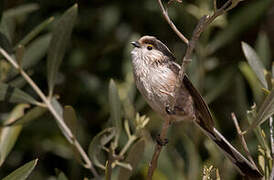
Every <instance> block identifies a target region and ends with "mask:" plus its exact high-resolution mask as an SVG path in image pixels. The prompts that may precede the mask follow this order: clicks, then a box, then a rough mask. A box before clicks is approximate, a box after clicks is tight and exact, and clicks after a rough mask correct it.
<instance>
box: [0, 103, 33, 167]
mask: <svg viewBox="0 0 274 180" xmlns="http://www.w3.org/2000/svg"><path fill="white" fill-rule="evenodd" d="M28 107H29V105H28V104H19V105H17V106H15V108H14V109H13V110H12V112H11V113H10V115H9V118H8V119H7V120H6V121H5V123H9V122H12V121H14V120H16V119H18V118H20V117H22V116H23V115H24V110H25V109H26V108H28ZM21 129H22V126H20V125H19V126H11V127H0V166H1V165H2V164H3V162H4V161H5V159H6V157H7V155H8V154H9V152H10V151H11V149H12V147H13V146H14V144H15V142H16V140H17V137H18V135H19V134H20V132H21Z"/></svg>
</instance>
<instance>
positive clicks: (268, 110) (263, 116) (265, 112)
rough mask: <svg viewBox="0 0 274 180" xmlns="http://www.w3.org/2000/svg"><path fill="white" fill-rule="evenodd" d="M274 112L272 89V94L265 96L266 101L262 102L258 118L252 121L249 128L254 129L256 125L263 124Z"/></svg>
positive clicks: (273, 90)
mask: <svg viewBox="0 0 274 180" xmlns="http://www.w3.org/2000/svg"><path fill="white" fill-rule="evenodd" d="M273 114H274V89H272V91H271V92H270V94H269V95H268V96H267V97H266V98H265V100H264V102H263V103H262V105H261V107H260V109H259V111H258V118H257V119H256V120H255V121H253V122H252V124H251V126H250V127H249V128H248V130H250V129H253V128H254V127H256V126H258V125H260V124H262V123H263V122H264V121H265V120H267V119H268V118H270V117H271V116H272V115H273Z"/></svg>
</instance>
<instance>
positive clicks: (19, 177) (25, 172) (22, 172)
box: [3, 159, 38, 180]
mask: <svg viewBox="0 0 274 180" xmlns="http://www.w3.org/2000/svg"><path fill="white" fill-rule="evenodd" d="M37 162H38V159H35V160H32V161H30V162H28V163H26V164H24V165H23V166H21V167H19V168H18V169H16V170H15V171H13V172H12V173H11V174H9V175H8V176H6V177H5V178H4V179H3V180H25V179H27V177H28V176H29V175H30V173H31V172H32V171H33V169H34V168H35V166H36V164H37Z"/></svg>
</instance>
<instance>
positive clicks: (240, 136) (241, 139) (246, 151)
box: [231, 113, 257, 167]
mask: <svg viewBox="0 0 274 180" xmlns="http://www.w3.org/2000/svg"><path fill="white" fill-rule="evenodd" d="M231 117H232V120H233V122H234V125H235V127H236V129H237V133H238V136H239V139H240V141H241V144H242V146H243V148H244V151H245V153H246V155H247V157H248V159H249V161H250V162H251V163H252V164H253V165H254V167H257V166H256V164H255V162H254V160H253V158H252V156H251V155H250V152H249V150H248V147H247V144H246V141H245V138H244V135H243V132H242V130H241V128H240V126H239V123H238V120H237V118H236V115H235V113H231Z"/></svg>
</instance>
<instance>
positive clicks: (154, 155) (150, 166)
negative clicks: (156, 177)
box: [147, 118, 171, 180]
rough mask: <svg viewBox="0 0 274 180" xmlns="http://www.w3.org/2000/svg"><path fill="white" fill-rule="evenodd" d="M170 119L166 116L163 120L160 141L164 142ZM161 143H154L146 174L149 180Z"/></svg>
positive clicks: (155, 166) (155, 165)
mask: <svg viewBox="0 0 274 180" xmlns="http://www.w3.org/2000/svg"><path fill="white" fill-rule="evenodd" d="M170 123H171V122H170V119H169V118H167V119H165V121H164V124H163V127H162V131H161V134H160V141H162V142H164V141H165V139H166V135H167V131H168V127H169V125H170ZM162 148H163V145H160V144H159V143H156V145H155V150H154V154H153V156H152V159H151V161H150V163H149V168H148V174H147V180H151V179H152V176H153V173H154V170H155V169H156V168H157V162H158V158H159V155H160V153H161V151H162Z"/></svg>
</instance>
